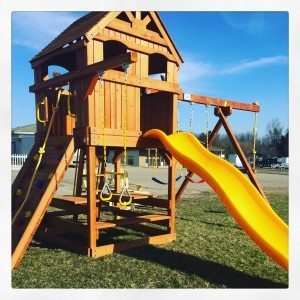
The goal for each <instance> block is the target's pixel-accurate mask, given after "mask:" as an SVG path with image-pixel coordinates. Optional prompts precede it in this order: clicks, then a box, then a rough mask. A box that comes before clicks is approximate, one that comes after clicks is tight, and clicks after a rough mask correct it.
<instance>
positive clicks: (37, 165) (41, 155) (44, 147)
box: [12, 89, 62, 224]
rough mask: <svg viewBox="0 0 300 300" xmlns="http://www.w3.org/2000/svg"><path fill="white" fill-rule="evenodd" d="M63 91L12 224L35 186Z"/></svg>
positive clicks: (59, 91)
mask: <svg viewBox="0 0 300 300" xmlns="http://www.w3.org/2000/svg"><path fill="white" fill-rule="evenodd" d="M61 93H62V90H61V89H59V90H58V93H57V97H56V104H55V106H54V107H53V109H52V116H51V119H50V122H49V126H48V129H47V133H46V136H45V139H44V143H43V145H42V147H40V148H39V151H38V159H37V163H36V166H35V169H34V172H33V174H32V177H31V179H30V182H29V185H28V189H27V192H26V195H25V198H24V200H23V202H22V204H21V205H20V207H19V209H18V210H17V212H16V213H15V215H14V217H13V219H12V224H14V222H15V220H16V219H17V217H18V216H19V214H20V212H21V210H22V209H23V207H24V206H25V204H26V202H27V201H28V198H29V194H30V192H31V189H32V186H33V182H34V180H35V176H36V173H37V171H38V168H39V166H40V163H41V161H42V158H43V155H44V154H45V152H46V146H47V143H48V139H49V136H50V132H51V128H52V126H53V122H54V117H55V115H56V113H57V111H58V110H59V101H60V98H61Z"/></svg>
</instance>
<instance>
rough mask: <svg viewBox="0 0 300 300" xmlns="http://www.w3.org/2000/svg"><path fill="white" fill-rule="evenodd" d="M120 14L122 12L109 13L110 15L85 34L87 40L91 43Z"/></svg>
mask: <svg viewBox="0 0 300 300" xmlns="http://www.w3.org/2000/svg"><path fill="white" fill-rule="evenodd" d="M120 13H121V12H120V11H110V12H108V14H107V15H106V16H105V17H104V18H103V19H102V20H100V21H99V22H98V23H97V24H96V25H95V26H93V27H92V28H91V29H90V30H89V31H88V32H87V33H86V34H85V38H86V40H88V41H91V40H92V39H93V38H94V37H95V36H96V35H97V34H98V33H99V32H100V31H101V30H102V29H103V28H104V27H106V25H107V24H109V23H110V22H111V21H112V20H114V19H115V18H116V17H117V16H118V15H119V14H120Z"/></svg>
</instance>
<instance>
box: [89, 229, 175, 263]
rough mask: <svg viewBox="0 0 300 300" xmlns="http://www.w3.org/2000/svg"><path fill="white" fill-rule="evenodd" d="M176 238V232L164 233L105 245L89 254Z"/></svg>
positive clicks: (94, 254) (116, 250)
mask: <svg viewBox="0 0 300 300" xmlns="http://www.w3.org/2000/svg"><path fill="white" fill-rule="evenodd" d="M175 238H176V235H175V234H163V235H157V236H149V237H145V238H142V239H139V240H134V241H126V242H119V243H115V244H109V245H103V246H100V247H97V248H95V249H93V251H89V253H88V254H89V256H90V257H93V258H98V257H102V256H105V255H108V254H112V253H115V252H120V251H125V250H128V249H130V248H134V247H141V246H144V245H149V244H150V245H151V244H152V245H157V244H163V243H170V242H172V241H174V240H175Z"/></svg>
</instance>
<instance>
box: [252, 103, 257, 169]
mask: <svg viewBox="0 0 300 300" xmlns="http://www.w3.org/2000/svg"><path fill="white" fill-rule="evenodd" d="M253 104H255V105H258V102H253ZM256 135H257V112H255V113H254V124H253V149H252V154H253V169H254V170H255V160H256Z"/></svg>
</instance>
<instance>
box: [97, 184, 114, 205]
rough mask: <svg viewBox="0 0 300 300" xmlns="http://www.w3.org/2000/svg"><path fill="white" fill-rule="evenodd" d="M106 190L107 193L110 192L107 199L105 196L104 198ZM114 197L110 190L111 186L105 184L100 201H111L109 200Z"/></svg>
mask: <svg viewBox="0 0 300 300" xmlns="http://www.w3.org/2000/svg"><path fill="white" fill-rule="evenodd" d="M104 188H106V189H107V191H108V196H107V197H104V196H103V191H104ZM112 196H113V193H112V192H111V190H110V188H109V185H108V184H107V183H106V182H105V183H104V186H103V188H102V190H101V193H100V199H101V200H102V201H109V200H110V199H111V198H112Z"/></svg>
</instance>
